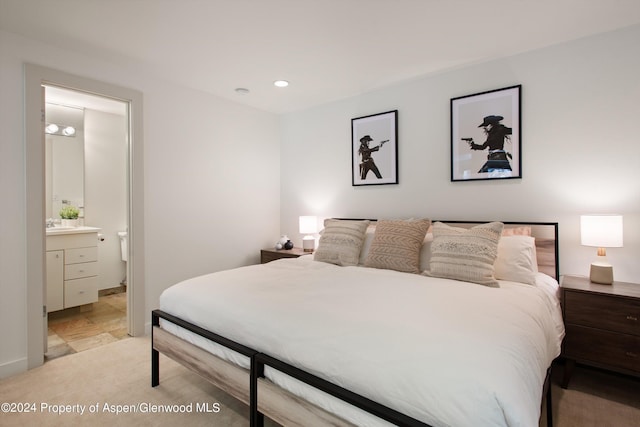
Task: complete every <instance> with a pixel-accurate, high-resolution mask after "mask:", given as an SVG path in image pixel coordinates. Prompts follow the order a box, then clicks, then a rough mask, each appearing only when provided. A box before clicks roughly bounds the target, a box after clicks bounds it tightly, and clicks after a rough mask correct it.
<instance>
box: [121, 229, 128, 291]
mask: <svg viewBox="0 0 640 427" xmlns="http://www.w3.org/2000/svg"><path fill="white" fill-rule="evenodd" d="M118 237H120V253H121V255H122V261H124V262H125V263H126V262H127V258H128V256H129V248H128V245H127V232H126V231H118ZM124 271H125V276H124V279H122V282H121V284H123V285H127V266H126V265H125V268H124Z"/></svg>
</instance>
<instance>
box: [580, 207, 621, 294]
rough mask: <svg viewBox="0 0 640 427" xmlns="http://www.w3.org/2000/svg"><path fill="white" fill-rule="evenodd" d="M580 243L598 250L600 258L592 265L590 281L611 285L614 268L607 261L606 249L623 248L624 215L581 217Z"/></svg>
mask: <svg viewBox="0 0 640 427" xmlns="http://www.w3.org/2000/svg"><path fill="white" fill-rule="evenodd" d="M580 243H581V244H582V245H583V246H594V247H597V248H598V257H597V258H596V260H595V261H594V262H592V263H591V268H590V271H589V280H591V281H592V282H594V283H600V284H603V285H611V284H612V283H613V267H612V266H611V264H610V263H609V261H607V250H606V249H605V248H621V247H622V215H582V216H581V217H580Z"/></svg>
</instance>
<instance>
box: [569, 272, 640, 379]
mask: <svg viewBox="0 0 640 427" xmlns="http://www.w3.org/2000/svg"><path fill="white" fill-rule="evenodd" d="M561 290H562V315H563V317H564V323H565V329H566V335H565V338H564V341H563V343H562V355H563V356H564V358H565V359H566V365H565V372H564V378H563V381H562V387H563V388H567V386H568V385H569V380H570V379H571V374H572V371H573V368H574V366H575V363H576V362H580V363H584V364H588V365H591V366H596V367H599V368H604V369H609V370H612V371H616V372H621V373H624V374H629V375H640V284H635V283H625V282H614V283H613V285H599V284H596V283H591V282H590V281H589V279H588V278H586V277H578V276H563V277H562V281H561Z"/></svg>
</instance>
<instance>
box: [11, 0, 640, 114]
mask: <svg viewBox="0 0 640 427" xmlns="http://www.w3.org/2000/svg"><path fill="white" fill-rule="evenodd" d="M638 23H640V1H639V0H482V1H479V0H55V1H51V0H0V29H2V30H5V31H9V32H13V33H17V34H20V35H22V36H25V37H28V38H31V39H35V40H41V41H43V42H45V43H47V44H48V45H53V46H60V47H64V48H65V49H67V50H74V51H77V52H80V53H87V54H90V55H91V58H95V56H96V55H99V56H100V57H101V58H102V59H103V60H104V61H106V62H109V63H113V64H115V65H119V66H123V65H124V66H127V67H130V66H134V67H135V68H136V69H137V70H140V71H141V72H143V73H147V74H148V75H150V76H153V77H155V78H159V79H162V80H165V81H170V82H173V83H176V84H179V85H182V86H187V87H189V88H192V89H196V90H201V91H205V92H208V93H211V94H214V95H217V96H220V97H223V98H228V99H231V100H233V101H236V102H239V103H242V104H246V105H250V106H253V107H256V108H259V109H262V110H266V111H271V112H274V113H285V112H291V111H296V110H301V109H306V108H309V107H312V106H315V105H319V104H323V103H327V102H331V101H335V100H338V99H341V98H346V97H350V96H355V95H358V94H361V93H365V92H368V91H371V90H374V89H378V88H381V87H385V86H389V85H392V84H394V83H397V82H400V81H402V80H407V79H411V78H415V77H418V76H424V75H429V74H434V73H440V72H443V71H446V70H451V69H455V68H460V67H463V66H467V65H470V64H476V63H480V62H484V61H489V60H492V59H496V58H500V57H504V56H510V55H514V54H517V53H521V52H526V51H529V50H533V49H538V48H541V47H545V46H549V45H552V44H557V43H561V42H564V41H568V40H572V39H577V38H581V37H585V36H588V35H591V34H596V33H601V32H607V31H611V30H615V29H618V28H622V27H626V26H630V25H634V24H638ZM88 77H91V76H88ZM278 79H285V80H288V81H289V82H290V83H291V84H290V85H289V87H287V88H277V87H275V86H274V85H273V82H274V81H275V80H278ZM236 88H246V89H249V93H248V94H239V93H237V92H236V91H235V89H236Z"/></svg>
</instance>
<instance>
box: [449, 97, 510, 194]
mask: <svg viewBox="0 0 640 427" xmlns="http://www.w3.org/2000/svg"><path fill="white" fill-rule="evenodd" d="M521 90H522V86H521V85H517V86H511V87H507V88H503V89H496V90H491V91H487V92H482V93H477V94H473V95H467V96H462V97H458V98H453V99H451V181H470V180H486V179H509V178H522V156H521V148H522V140H521V134H522V132H521V126H520V122H521V116H520V105H521Z"/></svg>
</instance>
